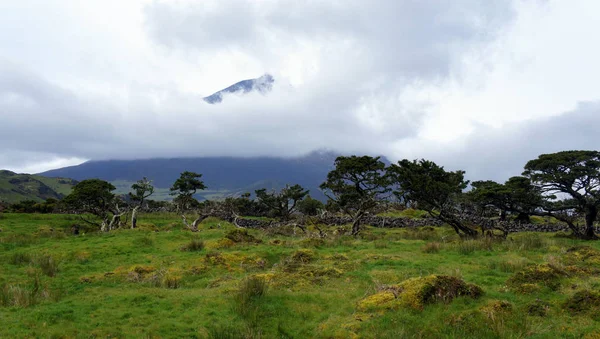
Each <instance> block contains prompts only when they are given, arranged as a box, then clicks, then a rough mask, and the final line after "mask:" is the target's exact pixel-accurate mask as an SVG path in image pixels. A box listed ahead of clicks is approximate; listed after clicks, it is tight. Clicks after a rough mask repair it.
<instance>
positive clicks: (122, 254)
mask: <svg viewBox="0 0 600 339" xmlns="http://www.w3.org/2000/svg"><path fill="white" fill-rule="evenodd" d="M74 222H76V219H75V217H73V216H62V215H15V214H5V215H3V216H0V229H2V232H0V287H1V286H2V285H3V284H5V283H10V284H12V285H15V284H20V285H24V284H29V282H30V281H31V279H32V276H34V275H35V274H36V272H37V271H39V267H38V265H37V264H35V263H29V264H24V265H15V264H11V261H14V260H15V258H18V257H19V254H30V255H32V256H34V257H35V256H41V255H51V256H52V257H54V258H55V259H57V260H60V262H61V263H60V266H59V272H58V274H57V275H56V276H55V277H52V278H50V277H47V276H42V285H43V286H45V288H47V290H49V291H53V293H52V296H54V297H53V298H54V299H55V300H52V299H53V298H47V299H44V300H42V301H41V302H40V303H38V304H36V305H33V306H29V307H26V308H21V307H16V306H10V307H2V306H0V323H3V324H11V326H0V337H25V336H27V337H51V336H58V337H60V336H66V337H90V336H99V337H107V336H111V337H165V338H166V337H172V338H180V337H201V338H202V337H208V336H209V334H210V333H211V331H213V332H214V331H215V328H222V327H228V328H229V330H230V331H233V333H234V337H236V336H239V335H242V334H243V335H245V336H247V337H261V336H262V337H264V338H272V337H281V338H286V337H287V338H292V337H293V338H309V337H324V338H331V337H339V338H347V337H352V336H359V337H365V338H402V337H415V338H430V337H448V338H451V337H461V338H486V337H492V338H493V337H496V338H507V337H515V338H518V337H533V338H554V337H572V338H577V337H581V336H582V335H584V334H586V333H591V332H597V331H599V330H600V323H599V322H598V321H597V320H600V319H598V317H595V316H592V317H590V314H580V315H575V316H571V315H570V314H568V313H566V312H565V311H564V310H563V309H562V308H561V305H562V303H563V302H564V301H565V300H566V298H567V296H568V295H571V294H573V293H574V291H575V290H578V289H581V288H583V287H587V288H592V289H596V290H597V289H598V287H600V279H599V277H597V276H588V277H584V278H577V279H576V280H573V279H574V278H573V279H569V280H568V281H567V282H565V283H564V284H563V285H562V287H561V288H560V289H559V290H557V291H551V290H549V289H542V290H540V291H538V292H534V293H532V294H519V293H515V292H514V291H512V290H510V289H508V288H507V287H506V281H507V279H508V278H509V277H510V276H511V275H512V274H513V272H511V269H510V265H502V264H503V263H504V264H507V263H517V264H515V265H516V266H519V267H520V265H521V266H522V265H525V264H527V263H541V262H545V261H548V260H556V259H553V258H552V257H560V256H562V255H563V254H564V253H565V249H566V248H569V247H571V246H573V245H574V244H583V242H580V241H574V240H570V239H563V238H555V237H553V236H552V235H546V234H545V235H540V236H537V235H534V236H531V235H529V236H528V235H513V236H511V237H512V240H510V241H509V242H506V243H502V244H496V245H494V246H493V249H492V250H474V251H465V250H464V248H463V247H461V245H459V243H453V242H454V241H457V239H455V238H454V237H453V236H452V233H451V232H450V231H449V230H448V229H446V228H437V229H435V231H434V232H433V233H427V234H425V233H415V232H411V231H406V230H382V229H375V228H368V229H366V230H365V231H364V232H363V238H362V239H354V238H349V237H345V236H342V237H337V238H335V239H329V240H326V241H325V242H324V243H322V244H321V245H319V247H314V246H311V243H312V244H313V245H314V244H315V242H314V241H307V240H303V239H302V238H300V237H284V236H275V237H269V236H267V235H265V234H264V233H263V232H261V231H250V233H251V234H253V235H255V236H256V237H258V238H261V239H262V240H263V242H262V243H261V244H258V245H256V244H254V245H235V246H233V247H231V248H224V249H211V248H210V247H211V246H214V245H215V244H216V243H217V241H219V240H220V239H222V238H223V237H224V234H225V233H226V232H227V231H228V230H232V229H234V227H233V226H232V225H229V224H227V223H225V222H222V221H219V220H215V219H207V220H206V221H205V222H203V224H202V230H201V232H199V233H198V234H197V235H192V234H191V233H189V232H185V231H181V230H180V226H179V220H178V219H177V218H176V217H175V216H169V215H151V216H142V217H141V218H140V222H141V226H142V227H141V229H138V230H120V231H115V232H113V233H110V234H93V233H88V234H85V235H80V236H77V237H75V236H57V235H56V234H57V232H58V231H59V230H61V229H65V228H66V229H68V228H69V227H70V225H71V224H73V223H74ZM50 228H53V229H54V231H53V232H50V231H49V229H50ZM155 229H158V230H160V232H154V230H155ZM192 236H197V237H199V238H200V239H202V240H204V242H205V244H206V245H207V248H206V249H204V250H202V251H201V252H182V251H180V247H181V246H183V245H184V244H186V243H188V242H189V241H190V238H191V237H192ZM532 237H533V239H534V240H535V241H531V239H532ZM418 238H425V239H428V240H419V239H418ZM442 238H443V239H445V241H448V243H446V244H443V245H442V248H441V250H440V251H439V252H437V253H424V252H423V250H422V248H423V246H424V245H425V244H427V243H428V242H431V241H432V240H436V239H437V240H438V241H439V240H440V239H442ZM276 239H278V240H280V242H281V243H280V244H273V242H274V240H276ZM536 239H537V240H536ZM532 243H533V244H537V245H535V246H533V245H531V244H532ZM585 244H586V245H590V246H593V247H595V248H600V243H596V242H587V243H585ZM302 248H310V249H311V250H312V251H314V253H315V255H316V257H317V260H316V261H315V262H312V263H310V264H308V265H307V266H308V268H309V269H310V268H313V269H315V270H318V269H319V268H329V269H330V268H338V269H340V270H341V271H342V272H343V273H342V274H341V276H339V277H322V278H318V277H312V278H307V279H304V278H302V279H298V278H297V277H294V276H290V280H289V281H287V283H286V284H281V285H279V286H271V287H270V288H269V290H268V293H267V294H266V296H265V297H263V298H262V299H260V300H258V301H256V302H255V303H253V304H252V307H251V308H252V309H251V310H249V311H248V312H245V313H240V312H239V310H237V309H236V307H235V306H236V302H235V301H234V298H233V297H232V295H233V294H234V293H235V291H236V290H237V288H238V284H239V283H240V281H241V280H242V279H243V278H244V277H247V276H249V275H252V274H264V273H273V274H275V275H276V276H278V277H280V278H283V281H285V278H286V274H288V273H285V272H282V271H281V269H280V267H281V263H282V260H284V259H285V258H287V257H289V256H290V255H291V254H292V253H294V252H295V251H297V250H298V249H302ZM461 249H462V250H461ZM210 252H213V253H214V252H220V253H221V255H222V257H223V258H224V260H223V261H222V262H221V263H216V264H213V263H210V262H208V261H207V259H206V257H207V254H208V253H210ZM461 253H463V254H461ZM340 254H343V255H345V256H346V257H347V260H345V259H344V258H343V257H340V256H339V255H340ZM336 258H338V259H336ZM340 258H341V259H340ZM135 265H144V266H152V267H154V268H156V269H161V268H162V269H165V270H166V272H169V274H172V275H173V276H177V277H180V278H181V281H180V286H179V288H177V289H168V288H164V287H153V286H152V284H151V283H148V282H134V281H133V280H135V279H132V273H129V272H131V271H132V270H133V268H134V267H135ZM511 265H512V264H511ZM498 267H509V269H506V268H505V269H500V268H498ZM315 272H316V271H315ZM107 273H109V274H107ZM110 273H114V274H110ZM429 274H448V275H455V276H460V277H462V278H463V279H464V280H465V281H467V282H470V283H475V284H477V285H479V286H481V287H482V288H483V289H484V291H485V295H484V296H483V297H482V298H481V299H478V300H471V299H465V298H459V299H458V300H455V301H454V302H452V303H450V304H447V305H445V304H438V305H429V306H426V307H425V309H424V310H422V311H416V310H410V309H400V310H388V311H386V310H380V311H376V312H366V313H365V312H360V311H358V310H357V302H358V301H360V300H361V299H363V298H364V297H365V296H368V295H370V294H373V293H375V291H376V288H377V286H381V285H385V284H395V283H399V282H401V281H403V280H405V279H407V278H410V277H418V276H425V275H429ZM88 280H89V281H88ZM86 281H88V282H86ZM58 292H60V293H58ZM536 299H541V300H545V301H548V302H549V303H550V305H551V307H550V310H549V315H548V316H547V317H538V316H529V315H527V314H526V312H525V308H526V306H527V305H528V304H530V303H532V302H534V301H535V300H536ZM491 300H506V301H509V302H510V303H512V305H513V311H512V312H510V313H508V314H506V315H500V314H495V315H492V316H491V317H490V316H486V315H485V314H484V313H482V312H481V311H479V310H480V309H481V307H483V306H484V305H486V304H487V303H488V302H490V301H491ZM222 332H223V331H221V334H223V333H222Z"/></svg>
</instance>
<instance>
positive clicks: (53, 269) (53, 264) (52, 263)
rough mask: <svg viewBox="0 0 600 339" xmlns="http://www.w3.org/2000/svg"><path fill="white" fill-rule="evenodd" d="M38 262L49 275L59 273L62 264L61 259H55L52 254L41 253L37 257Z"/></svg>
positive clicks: (52, 275)
mask: <svg viewBox="0 0 600 339" xmlns="http://www.w3.org/2000/svg"><path fill="white" fill-rule="evenodd" d="M36 262H37V264H38V266H39V267H40V269H41V270H42V273H44V274H45V275H47V276H49V277H54V276H56V274H57V273H58V266H59V265H60V261H59V260H57V259H55V258H54V257H52V256H51V255H48V254H44V255H41V256H39V257H38V258H37V259H36Z"/></svg>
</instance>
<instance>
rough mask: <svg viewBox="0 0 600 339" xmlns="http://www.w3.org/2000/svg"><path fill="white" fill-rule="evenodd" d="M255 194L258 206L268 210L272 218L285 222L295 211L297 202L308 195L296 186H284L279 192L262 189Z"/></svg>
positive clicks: (300, 187) (306, 191)
mask: <svg viewBox="0 0 600 339" xmlns="http://www.w3.org/2000/svg"><path fill="white" fill-rule="evenodd" d="M255 193H256V199H257V200H258V203H259V204H261V205H263V206H265V207H266V208H268V209H269V210H270V211H271V214H272V215H273V216H275V217H277V218H279V219H280V220H282V221H285V220H288V219H289V218H290V215H291V214H292V213H293V212H294V211H295V210H296V205H297V204H298V202H299V201H301V200H302V199H304V198H305V197H306V196H307V195H308V190H305V189H304V188H303V187H302V186H300V185H297V184H296V185H293V186H290V185H286V186H285V188H283V189H282V190H281V191H279V192H267V189H266V188H263V189H260V190H256V191H255Z"/></svg>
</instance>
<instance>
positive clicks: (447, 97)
mask: <svg viewBox="0 0 600 339" xmlns="http://www.w3.org/2000/svg"><path fill="white" fill-rule="evenodd" d="M598 13H600V1H596V0H554V1H552V0H548V1H543V0H523V1H521V0H515V1H510V0H455V1H446V0H421V1H415V0H389V1H383V0H376V1H364V0H344V1H340V0H331V1H326V0H307V1H291V0H290V1H277V0H197V1H188V0H179V1H173V0H155V1H152V0H148V1H146V0H127V1H122V0H102V1H100V0H86V1H72V0H19V1H11V0H0V119H1V120H0V168H5V169H10V170H15V171H19V172H39V171H43V170H47V169H51V168H57V167H62V166H66V165H72V164H77V163H80V162H82V161H85V160H88V159H133V158H149V157H174V156H202V155H236V156H253V155H281V156H295V155H300V154H304V153H307V152H310V151H312V150H316V149H331V150H335V151H339V152H344V153H355V154H361V153H369V154H383V155H385V156H387V157H388V158H390V160H393V161H395V160H399V159H402V158H409V159H414V158H427V159H431V160H434V161H436V162H438V163H440V164H442V165H445V166H446V167H447V168H450V169H459V168H460V169H465V170H466V171H467V176H468V177H469V178H470V179H487V178H492V179H497V180H504V179H506V178H508V177H509V176H512V175H518V174H520V172H521V171H522V168H523V165H524V164H525V162H526V161H527V160H529V159H532V158H535V157H537V155H539V154H541V153H549V152H555V151H560V150H566V149H598V146H599V145H600V133H599V131H598V127H600V84H599V82H600V65H599V63H600V35H599V34H598V32H600V20H598ZM264 73H270V74H272V75H273V76H274V77H275V80H276V82H275V86H274V88H273V91H272V92H271V93H269V94H268V95H266V96H263V95H261V94H258V93H257V94H251V95H246V96H243V97H239V96H235V95H233V96H230V97H226V98H225V100H224V102H223V103H222V104H220V105H208V104H206V103H205V102H204V101H203V100H202V98H203V97H204V96H207V95H210V94H212V93H213V92H215V91H217V90H220V89H222V88H224V87H227V86H229V85H231V84H233V83H235V82H237V81H239V80H242V79H247V78H256V77H259V76H261V75H262V74H264Z"/></svg>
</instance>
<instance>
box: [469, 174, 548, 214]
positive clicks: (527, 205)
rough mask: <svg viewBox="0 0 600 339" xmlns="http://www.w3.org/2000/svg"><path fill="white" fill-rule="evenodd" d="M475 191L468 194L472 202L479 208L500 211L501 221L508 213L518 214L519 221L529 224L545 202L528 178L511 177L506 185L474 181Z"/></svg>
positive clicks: (488, 181)
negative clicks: (532, 215)
mask: <svg viewBox="0 0 600 339" xmlns="http://www.w3.org/2000/svg"><path fill="white" fill-rule="evenodd" d="M471 186H473V189H472V190H471V191H470V192H468V193H467V196H468V198H469V200H470V201H472V202H474V203H475V204H476V205H477V206H478V207H479V208H481V209H486V208H488V207H493V208H496V209H498V210H500V220H502V221H503V220H505V219H506V214H507V212H511V213H518V215H517V220H518V221H523V222H529V216H530V215H531V214H533V213H534V212H535V209H536V208H537V207H538V206H540V203H541V202H542V200H543V197H542V193H541V191H540V190H539V189H538V188H537V187H536V186H535V185H533V184H532V183H531V180H529V178H526V177H518V176H516V177H511V178H510V179H508V180H507V181H506V182H505V183H504V184H499V183H497V182H495V181H491V180H486V181H474V182H473V183H471Z"/></svg>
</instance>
